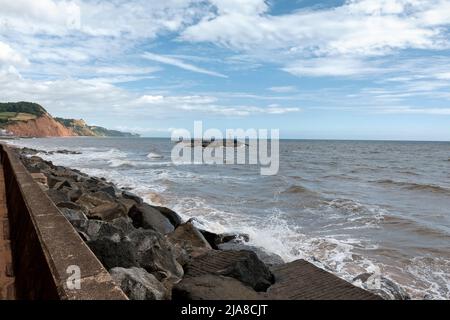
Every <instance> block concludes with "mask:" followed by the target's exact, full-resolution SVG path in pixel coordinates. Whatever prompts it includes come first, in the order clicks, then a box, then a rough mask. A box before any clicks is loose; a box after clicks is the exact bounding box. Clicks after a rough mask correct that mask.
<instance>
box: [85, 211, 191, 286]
mask: <svg viewBox="0 0 450 320" xmlns="http://www.w3.org/2000/svg"><path fill="white" fill-rule="evenodd" d="M91 221H92V220H91ZM91 221H90V222H91ZM99 222H101V221H99ZM103 223H104V222H103ZM106 224H107V225H108V226H110V227H112V228H114V229H116V230H118V231H117V232H118V233H117V234H115V233H114V232H113V230H111V229H105V230H103V231H102V230H101V229H100V230H99V231H97V237H96V238H93V240H91V241H88V242H87V243H88V245H89V247H90V248H91V250H92V251H93V252H94V254H95V255H96V256H97V257H98V258H99V260H100V261H101V262H102V264H103V265H104V266H105V267H106V268H107V269H111V268H115V267H123V268H131V267H140V268H144V269H145V270H147V272H150V273H153V272H159V273H160V274H162V275H163V278H165V279H173V281H176V280H177V279H179V278H181V277H182V276H183V268H182V267H181V265H180V264H179V263H178V262H177V261H176V258H175V255H174V251H173V249H172V247H171V246H170V244H169V243H168V242H167V240H166V239H165V238H164V237H163V236H161V235H160V234H159V233H157V232H156V231H153V230H144V229H137V230H135V231H134V232H132V233H131V234H128V235H127V236H124V237H120V234H121V231H120V229H118V228H116V227H114V226H113V225H112V224H111V223H106ZM81 231H83V230H81ZM85 233H86V234H87V235H88V236H89V237H91V238H92V236H91V235H92V234H93V233H94V235H95V232H92V231H90V230H89V228H88V229H87V231H85ZM100 233H103V234H102V235H99V234H100ZM108 233H112V234H113V235H112V236H111V235H109V234H108Z"/></svg>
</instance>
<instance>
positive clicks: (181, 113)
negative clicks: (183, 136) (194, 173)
mask: <svg viewBox="0 0 450 320" xmlns="http://www.w3.org/2000/svg"><path fill="white" fill-rule="evenodd" d="M0 97H1V98H0V100H2V101H19V100H26V101H34V102H38V103H40V104H42V105H43V106H45V107H46V108H47V109H48V110H49V111H50V112H51V113H52V114H53V115H56V116H63V117H72V118H73V117H75V118H83V119H85V120H86V121H87V122H89V123H92V124H97V125H101V126H105V127H109V128H114V129H120V130H127V131H133V132H138V133H141V134H142V135H144V136H169V135H170V130H172V129H173V128H187V129H192V127H193V122H194V120H203V121H204V126H205V127H215V128H220V129H222V130H224V129H226V128H279V129H280V130H281V137H282V138H307V139H314V138H317V139H396V140H450V1H449V0H427V1H422V0H389V1H387V0H385V1H383V0H349V1H337V0H330V1H312V0H298V1H287V0H278V1H276V0H272V1H264V0H209V1H207V0H184V1H181V0H166V1H161V2H160V1H144V0H129V1H119V0H115V1H98V0H97V1H96V0H73V1H71V0H66V1H57V0H40V1H34V0H15V1H8V0H0Z"/></svg>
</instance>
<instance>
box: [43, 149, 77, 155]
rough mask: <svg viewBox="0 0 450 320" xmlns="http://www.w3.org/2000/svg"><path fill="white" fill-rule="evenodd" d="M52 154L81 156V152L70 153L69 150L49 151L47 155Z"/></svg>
mask: <svg viewBox="0 0 450 320" xmlns="http://www.w3.org/2000/svg"><path fill="white" fill-rule="evenodd" d="M54 153H59V154H73V155H79V154H82V153H81V152H78V151H70V150H65V149H63V150H56V151H50V152H49V154H54Z"/></svg>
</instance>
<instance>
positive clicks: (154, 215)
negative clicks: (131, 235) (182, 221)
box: [128, 203, 174, 234]
mask: <svg viewBox="0 0 450 320" xmlns="http://www.w3.org/2000/svg"><path fill="white" fill-rule="evenodd" d="M128 215H129V216H130V218H131V219H133V224H134V226H135V227H136V228H144V229H152V230H155V231H158V232H159V233H161V234H168V233H170V232H172V231H173V230H174V227H173V225H172V224H171V223H170V221H169V219H167V218H166V217H165V216H164V215H163V214H162V213H161V212H159V211H158V210H156V209H155V208H154V207H152V206H151V205H148V204H146V203H142V204H138V205H135V206H133V207H132V208H131V209H130V211H129V212H128Z"/></svg>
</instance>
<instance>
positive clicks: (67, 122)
mask: <svg viewBox="0 0 450 320" xmlns="http://www.w3.org/2000/svg"><path fill="white" fill-rule="evenodd" d="M41 117H48V119H49V121H50V122H54V121H56V122H57V123H60V124H62V125H63V126H64V127H65V128H67V129H69V130H68V132H73V134H71V135H78V136H92V137H138V136H139V135H137V134H132V133H128V132H121V131H117V130H108V129H106V128H102V127H98V126H89V125H87V124H86V122H84V120H76V119H63V118H53V117H52V116H51V115H50V114H49V113H48V112H47V111H46V110H45V109H44V108H43V107H42V106H41V105H39V104H37V103H32V102H24V101H21V102H6V103H0V128H2V129H7V130H10V128H11V127H17V125H16V124H20V126H21V131H29V130H28V127H27V126H28V124H27V122H28V121H30V120H36V119H38V120H40V119H41ZM34 123H35V122H34ZM39 123H40V124H39V125H40V127H38V131H42V130H41V129H40V128H42V122H39ZM44 126H45V127H47V124H46V125H44ZM63 130H64V129H63ZM70 130H71V131H70ZM11 131H12V132H13V133H16V132H15V131H14V130H11ZM16 134H17V135H23V133H16ZM56 135H58V133H56Z"/></svg>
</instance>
